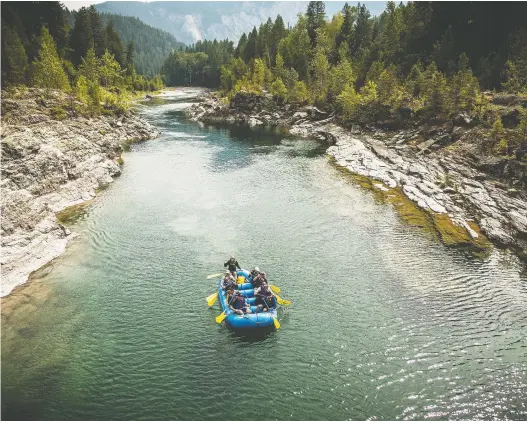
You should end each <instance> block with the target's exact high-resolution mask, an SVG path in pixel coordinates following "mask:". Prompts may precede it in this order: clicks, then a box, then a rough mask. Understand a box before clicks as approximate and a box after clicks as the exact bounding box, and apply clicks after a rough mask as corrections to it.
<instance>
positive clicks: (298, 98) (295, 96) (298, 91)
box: [289, 80, 309, 104]
mask: <svg viewBox="0 0 527 421" xmlns="http://www.w3.org/2000/svg"><path fill="white" fill-rule="evenodd" d="M289 99H290V100H291V102H295V103H297V104H305V103H306V102H308V101H309V92H308V90H307V86H306V84H305V83H304V81H302V80H301V81H297V82H296V83H295V87H294V89H293V91H292V92H291V93H290V95H289Z"/></svg>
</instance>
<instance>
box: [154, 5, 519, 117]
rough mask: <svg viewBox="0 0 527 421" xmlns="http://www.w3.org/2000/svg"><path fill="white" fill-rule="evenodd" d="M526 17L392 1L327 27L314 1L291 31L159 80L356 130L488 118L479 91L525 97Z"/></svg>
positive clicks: (258, 33) (181, 67) (191, 58)
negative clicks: (332, 118) (417, 120)
mask: <svg viewBox="0 0 527 421" xmlns="http://www.w3.org/2000/svg"><path fill="white" fill-rule="evenodd" d="M525 16H527V7H526V4H525V3H521V2H516V3H514V2H501V3H500V2H484V3H481V2H463V3H461V2H408V3H406V4H403V3H400V4H399V5H396V4H395V3H394V2H392V1H390V2H388V3H387V5H386V9H385V11H384V12H383V13H382V14H381V15H380V16H377V17H373V16H371V14H370V12H369V11H368V9H367V7H366V6H365V5H364V4H360V3H359V4H357V6H350V5H348V4H345V6H344V7H343V9H342V11H341V12H339V13H337V14H336V15H334V16H333V17H331V19H328V17H327V16H326V13H325V6H324V3H323V2H320V1H312V2H310V3H309V5H308V7H307V11H306V13H305V14H300V15H299V16H298V22H297V23H296V25H294V26H293V27H292V28H286V27H285V25H284V21H283V19H282V18H281V17H280V16H277V17H276V19H275V20H274V21H272V20H271V19H268V20H267V22H265V23H263V24H261V25H260V26H259V28H258V29H257V28H256V27H254V28H253V29H252V31H251V32H249V33H248V34H243V35H242V36H241V38H240V40H239V41H238V43H237V45H236V47H234V48H231V46H230V44H229V43H228V42H227V41H221V42H217V41H214V42H210V41H208V42H205V43H206V45H207V49H205V48H203V47H201V45H202V44H203V43H201V44H200V46H198V44H196V46H193V47H191V48H188V49H187V50H185V51H177V52H175V53H174V54H172V55H171V56H170V57H169V58H168V59H167V61H166V62H165V65H164V67H163V69H162V74H163V76H164V77H165V78H166V79H165V80H166V82H167V83H168V84H193V85H200V84H202V85H205V86H212V87H219V88H221V90H222V91H223V92H224V93H225V94H227V95H228V96H232V95H233V94H234V93H236V92H238V91H242V90H243V91H253V92H262V90H266V91H270V92H271V93H272V94H273V95H275V96H277V97H281V98H282V99H283V100H285V101H289V102H296V103H301V104H308V103H309V104H313V103H314V104H317V105H319V106H323V107H325V108H330V109H334V110H336V111H338V112H339V113H340V115H341V116H342V117H343V118H344V119H346V120H353V121H358V122H365V121H372V120H379V119H382V118H383V116H385V115H386V114H387V113H389V112H394V111H397V110H399V111H400V110H403V111H408V110H409V109H410V110H413V111H417V112H420V113H423V114H429V115H434V116H438V117H441V116H448V115H450V114H452V113H459V112H468V113H474V114H484V113H485V112H486V106H485V105H486V104H485V96H484V95H482V94H481V91H482V90H485V89H490V90H492V89H496V90H506V91H509V92H514V93H518V92H521V91H523V92H526V91H527V20H526V19H525ZM212 57H214V59H212ZM218 63H221V64H220V65H219V66H218Z"/></svg>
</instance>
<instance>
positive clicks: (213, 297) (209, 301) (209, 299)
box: [207, 292, 218, 307]
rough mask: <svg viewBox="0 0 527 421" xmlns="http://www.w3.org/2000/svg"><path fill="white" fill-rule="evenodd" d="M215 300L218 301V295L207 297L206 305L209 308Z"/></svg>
mask: <svg viewBox="0 0 527 421" xmlns="http://www.w3.org/2000/svg"><path fill="white" fill-rule="evenodd" d="M217 299H218V293H217V292H216V293H214V294H212V295H209V296H208V297H207V304H208V305H209V307H212V306H213V305H214V303H215V302H216V300H217Z"/></svg>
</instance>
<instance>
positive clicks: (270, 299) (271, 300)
mask: <svg viewBox="0 0 527 421" xmlns="http://www.w3.org/2000/svg"><path fill="white" fill-rule="evenodd" d="M262 298H263V300H264V303H265V305H266V306H267V307H269V308H275V307H276V298H275V296H274V295H273V294H271V295H266V296H263V297H262Z"/></svg>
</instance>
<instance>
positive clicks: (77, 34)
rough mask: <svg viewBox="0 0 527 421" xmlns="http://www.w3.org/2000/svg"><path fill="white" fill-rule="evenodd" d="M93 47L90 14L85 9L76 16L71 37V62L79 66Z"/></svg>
mask: <svg viewBox="0 0 527 421" xmlns="http://www.w3.org/2000/svg"><path fill="white" fill-rule="evenodd" d="M91 46H93V33H92V28H91V18H90V12H89V11H88V9H86V8H85V7H82V8H81V9H79V11H78V12H77V14H76V15H75V26H74V27H73V29H72V31H71V35H70V49H71V62H72V63H73V64H74V65H76V66H78V65H79V64H80V63H81V60H82V58H83V57H86V53H87V52H88V50H89V49H90V47H91Z"/></svg>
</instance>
